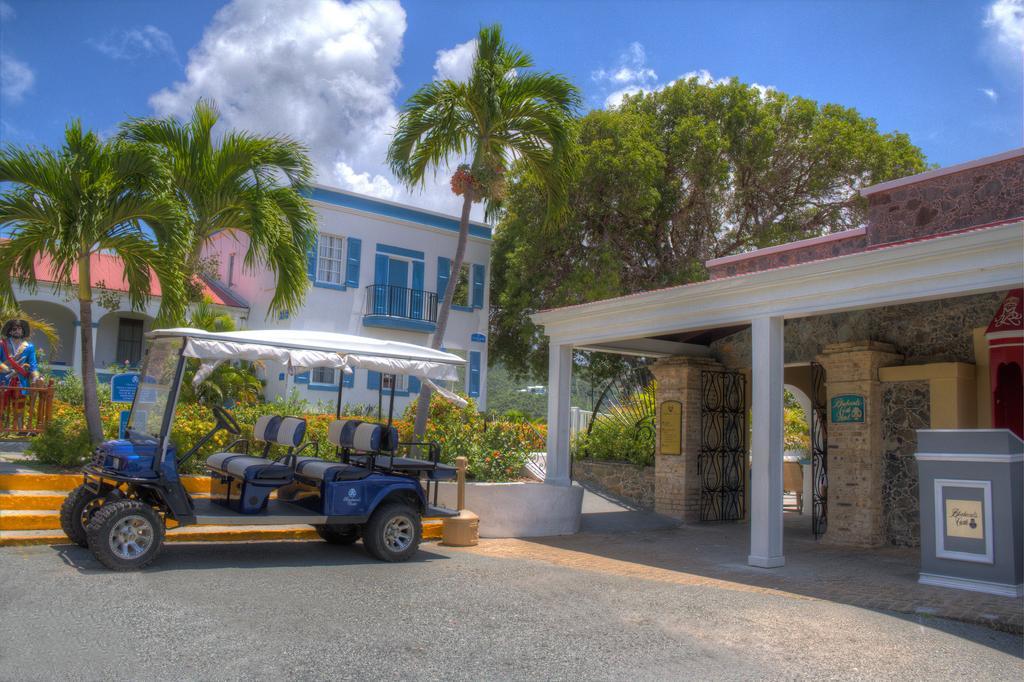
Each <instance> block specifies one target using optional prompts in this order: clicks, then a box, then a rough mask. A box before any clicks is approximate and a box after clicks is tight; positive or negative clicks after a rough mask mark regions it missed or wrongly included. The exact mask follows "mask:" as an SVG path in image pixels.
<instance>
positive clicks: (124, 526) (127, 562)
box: [85, 500, 164, 571]
mask: <svg viewBox="0 0 1024 682" xmlns="http://www.w3.org/2000/svg"><path fill="white" fill-rule="evenodd" d="M85 530H86V534H87V536H88V538H89V549H90V550H91V551H92V553H93V555H94V556H95V557H96V559H97V560H98V561H99V562H100V563H101V564H103V565H104V566H106V567H107V568H109V569H111V570H113V571H137V570H139V569H140V568H145V567H146V566H148V565H149V564H151V563H152V562H153V560H154V559H156V557H157V555H158V554H160V549H161V547H162V546H163V542H164V522H163V519H162V518H160V515H159V514H157V513H156V510H154V509H153V508H152V507H150V506H149V505H148V504H145V503H143V502H139V501H138V500H118V501H117V502H110V503H108V504H105V505H103V506H102V507H100V509H99V511H97V512H96V513H95V514H94V515H93V517H92V519H91V520H90V521H89V525H88V526H86V527H85Z"/></svg>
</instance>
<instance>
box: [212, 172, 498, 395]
mask: <svg viewBox="0 0 1024 682" xmlns="http://www.w3.org/2000/svg"><path fill="white" fill-rule="evenodd" d="M310 200H311V202H312V204H313V206H314V208H315V210H316V212H317V214H318V217H319V236H318V238H317V243H316V247H315V249H314V250H313V251H311V252H310V254H309V257H308V264H307V268H308V276H309V279H310V283H311V285H312V286H311V287H310V290H309V293H308V295H307V297H306V303H305V305H304V307H303V308H302V309H301V310H289V311H287V312H282V313H279V314H276V315H274V316H272V317H271V316H269V314H268V310H269V303H270V299H271V295H272V292H273V289H274V277H273V273H271V272H269V271H267V270H258V271H256V272H251V271H248V270H247V269H246V268H244V267H243V263H242V262H243V258H244V256H245V251H246V248H247V240H246V237H245V235H241V234H238V233H233V232H230V231H225V232H222V233H221V234H219V235H217V236H216V237H215V238H214V239H213V241H212V242H211V244H210V245H209V247H208V249H207V254H209V255H216V256H217V259H218V260H219V262H220V281H219V282H216V283H213V284H214V288H215V289H216V290H219V291H222V292H223V293H224V294H226V297H227V298H230V299H232V300H234V301H237V302H240V303H241V305H243V306H244V307H245V308H246V309H247V312H246V315H245V317H246V318H247V319H246V321H245V322H244V324H245V326H247V327H248V328H279V329H280V328H283V329H295V330H317V331H328V332H340V333H346V334H358V335H361V336H369V337H375V338H388V339H393V340H398V341H407V342H410V343H416V344H420V345H427V344H429V342H430V339H431V336H432V334H433V333H434V331H435V330H436V326H437V325H436V322H437V310H438V306H439V303H440V298H441V297H442V296H443V295H444V291H445V288H446V287H447V284H448V279H449V278H450V277H454V276H458V275H457V274H456V273H453V272H452V268H451V264H452V258H453V256H454V254H455V248H456V245H457V242H458V233H459V220H458V218H455V217H452V216H448V215H444V214H441V213H435V212H433V211H427V210H424V209H420V208H415V207H413V206H408V205H403V204H398V203H394V202H391V201H385V200H382V199H376V198H373V197H369V196H365V195H361V194H356V193H353V192H348V191H345V190H340V189H335V188H331V187H325V186H321V185H318V186H316V187H314V188H313V190H312V193H311V195H310ZM490 255H491V228H490V227H489V226H487V225H485V224H483V223H477V222H473V223H471V224H470V235H469V243H468V244H467V246H466V255H465V259H464V264H463V268H462V273H461V276H460V279H461V283H460V286H459V287H458V290H457V291H456V298H455V301H454V303H453V305H452V310H451V315H450V316H449V320H448V327H447V330H446V332H445V338H444V348H445V350H447V351H449V352H452V353H455V354H457V355H461V356H463V357H464V358H465V359H466V361H467V364H466V368H465V371H464V372H463V373H462V376H461V377H460V380H459V382H458V385H456V386H454V387H453V388H454V389H455V390H457V391H460V392H465V393H466V394H467V395H469V396H470V397H472V398H474V399H475V400H476V402H477V404H478V406H479V407H480V408H481V409H483V408H485V407H486V404H487V388H486V387H487V323H488V297H489V281H490ZM263 371H264V373H265V377H264V378H265V379H266V395H267V398H268V399H272V398H274V397H276V396H284V395H287V394H289V393H290V392H291V391H292V389H293V388H294V389H296V390H297V391H298V392H299V394H300V395H301V396H302V397H304V398H306V399H307V400H310V401H312V402H316V401H317V400H324V401H331V402H333V400H334V399H335V396H336V393H337V386H338V378H339V377H338V376H337V373H336V370H330V369H318V370H314V371H313V372H309V373H304V374H299V375H296V376H289V375H288V374H287V373H286V372H285V371H284V370H283V369H282V368H274V367H267V368H264V370H263ZM345 382H346V383H345V391H344V399H345V402H346V403H358V404H371V405H376V404H377V397H378V389H379V388H380V385H381V376H380V375H379V374H378V373H376V372H367V371H365V370H357V371H356V372H355V374H354V375H350V376H348V377H346V379H345ZM419 389H420V387H419V382H418V381H417V380H416V379H415V378H408V379H407V378H405V377H399V379H398V385H397V386H396V396H398V399H397V400H396V411H400V410H402V409H404V408H405V406H406V405H407V404H408V403H409V402H410V401H411V400H413V399H414V398H415V397H416V395H417V394H418V393H419Z"/></svg>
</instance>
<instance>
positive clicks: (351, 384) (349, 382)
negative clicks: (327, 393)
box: [341, 370, 356, 388]
mask: <svg viewBox="0 0 1024 682" xmlns="http://www.w3.org/2000/svg"><path fill="white" fill-rule="evenodd" d="M343 376H344V377H345V378H344V379H342V382H341V385H342V386H344V387H345V388H355V386H356V370H352V373H351V374H345V375H343Z"/></svg>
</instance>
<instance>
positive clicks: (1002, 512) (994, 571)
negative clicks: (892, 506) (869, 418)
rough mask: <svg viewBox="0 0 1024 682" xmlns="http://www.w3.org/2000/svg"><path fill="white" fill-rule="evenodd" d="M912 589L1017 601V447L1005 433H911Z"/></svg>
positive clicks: (1022, 484)
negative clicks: (915, 487)
mask: <svg viewBox="0 0 1024 682" xmlns="http://www.w3.org/2000/svg"><path fill="white" fill-rule="evenodd" d="M917 449H918V452H917V455H916V456H917V471H918V484H919V493H918V494H919V499H920V503H921V574H920V578H919V581H918V582H921V583H923V584H925V585H939V586H941V587H952V588H957V589H961V590H973V591H975V592H988V593H990V594H998V595H1003V596H1007V597H1019V596H1021V594H1022V583H1024V501H1022V500H1024V498H1022V493H1024V442H1022V441H1021V439H1020V438H1018V437H1017V436H1016V435H1014V434H1013V433H1012V432H1011V431H1009V430H1007V429H973V430H966V429H960V430H921V431H918V432H917Z"/></svg>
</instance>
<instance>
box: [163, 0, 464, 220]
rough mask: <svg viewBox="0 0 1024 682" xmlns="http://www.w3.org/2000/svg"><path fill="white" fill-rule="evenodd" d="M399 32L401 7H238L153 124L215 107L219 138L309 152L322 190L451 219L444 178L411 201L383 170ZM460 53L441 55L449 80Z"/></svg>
mask: <svg viewBox="0 0 1024 682" xmlns="http://www.w3.org/2000/svg"><path fill="white" fill-rule="evenodd" d="M405 30H406V14H405V11H404V10H403V9H402V7H401V5H400V4H399V3H398V2H397V0H356V1H355V2H350V3H341V2H338V1H337V0H234V1H233V2H231V3H230V4H228V5H227V6H225V7H223V8H222V9H221V10H219V11H218V12H217V14H216V15H215V16H214V18H213V21H212V22H211V23H210V25H209V26H207V28H206V31H205V32H204V34H203V37H202V39H201V40H200V42H199V44H198V45H196V46H195V47H194V48H192V49H191V50H190V51H189V54H188V63H187V64H186V66H185V76H186V78H185V80H184V81H182V82H178V83H175V84H173V85H172V86H171V87H168V88H165V89H163V90H160V91H159V92H157V93H154V94H153V95H152V97H150V100H149V102H150V105H151V106H152V107H153V109H154V111H155V112H156V113H157V114H158V115H167V114H173V115H176V116H180V117H187V116H188V115H189V113H190V112H191V110H192V107H193V105H194V104H195V102H196V100H197V99H199V98H200V97H205V98H209V99H212V100H213V101H214V102H216V104H217V107H218V109H219V110H220V113H221V121H222V123H221V125H223V126H224V127H225V128H237V129H244V130H250V131H253V132H258V133H264V134H285V135H289V136H291V137H292V138H294V139H296V140H299V141H300V142H302V143H303V144H305V145H306V146H307V147H309V150H310V156H311V157H312V159H313V162H314V164H315V165H316V169H317V180H318V181H319V182H322V183H324V184H327V185H333V186H338V187H341V188H344V189H348V190H351V191H354V192H360V193H365V194H370V195H373V196H377V197H380V198H383V199H390V200H394V201H400V202H406V203H411V204H414V205H416V206H420V207H423V208H428V209H432V210H437V211H443V212H445V213H449V214H457V213H458V211H459V209H460V208H461V198H460V197H457V196H455V195H453V194H452V193H451V190H450V188H449V186H448V177H449V174H448V173H447V172H445V171H444V170H442V172H440V173H439V174H438V177H437V179H436V180H433V179H431V180H428V183H427V187H426V188H425V189H423V190H420V189H416V190H411V191H410V190H407V189H406V188H405V187H404V186H402V184H401V183H400V182H398V181H397V180H395V179H394V176H393V175H392V174H391V171H390V169H389V168H388V166H387V163H386V155H387V148H388V144H389V143H390V142H391V134H392V131H393V129H394V125H395V123H396V121H397V118H398V106H397V104H396V101H395V96H396V93H397V91H398V87H399V81H398V77H397V75H396V73H395V69H396V68H397V66H398V64H399V62H400V61H401V56H402V40H403V36H404V34H405ZM465 45H466V43H463V44H461V45H456V46H455V47H454V48H452V49H451V50H441V51H440V52H439V53H438V63H439V64H441V67H440V68H441V69H449V70H448V71H445V73H448V74H457V69H458V68H459V66H460V64H462V61H461V60H460V59H455V58H454V55H456V54H460V55H461V54H464V53H465V50H466V48H465ZM442 55H453V58H450V59H447V60H444V59H442ZM479 214H480V211H479V210H475V211H474V217H476V216H477V215H479Z"/></svg>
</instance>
